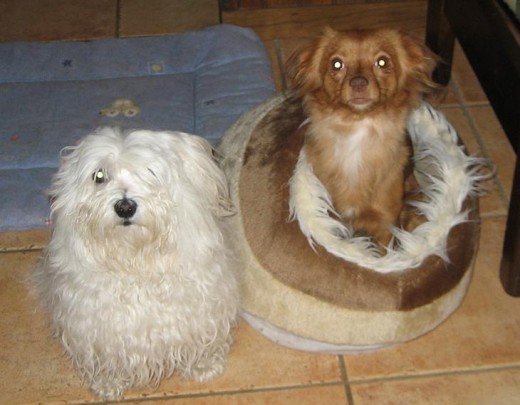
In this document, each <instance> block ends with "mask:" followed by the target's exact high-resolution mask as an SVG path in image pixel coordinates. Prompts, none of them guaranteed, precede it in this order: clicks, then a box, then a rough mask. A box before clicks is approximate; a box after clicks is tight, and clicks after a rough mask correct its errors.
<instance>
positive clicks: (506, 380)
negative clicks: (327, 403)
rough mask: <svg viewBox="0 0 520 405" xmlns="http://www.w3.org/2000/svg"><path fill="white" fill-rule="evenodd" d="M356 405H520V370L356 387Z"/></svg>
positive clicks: (353, 390)
mask: <svg viewBox="0 0 520 405" xmlns="http://www.w3.org/2000/svg"><path fill="white" fill-rule="evenodd" d="M352 395H353V398H354V402H355V404H356V405H373V404H385V405H402V404H406V405H490V404H493V405H518V404H520V369H513V370H506V371H490V372H485V373H476V374H462V375H447V376H440V377H430V378H420V379H411V380H397V381H382V382H377V383H375V382H374V383H370V384H360V385H357V384H356V385H354V386H352Z"/></svg>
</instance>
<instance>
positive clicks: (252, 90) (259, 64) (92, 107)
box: [0, 25, 275, 231]
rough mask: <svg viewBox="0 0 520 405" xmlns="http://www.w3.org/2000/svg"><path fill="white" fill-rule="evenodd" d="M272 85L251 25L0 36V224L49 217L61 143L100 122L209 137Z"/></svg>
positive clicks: (42, 223) (14, 226)
mask: <svg viewBox="0 0 520 405" xmlns="http://www.w3.org/2000/svg"><path fill="white" fill-rule="evenodd" d="M274 93H275V87H274V81H273V78H272V71H271V64H270V60H269V58H268V56H267V54H266V52H265V49H264V46H263V44H262V42H261V41H260V39H259V38H258V37H257V36H256V35H255V34H254V33H253V32H252V31H251V30H248V29H244V28H239V27H235V26H229V25H219V26H215V27H210V28H208V29H205V30H202V31H197V32H190V33H185V34H177V35H171V36H161V37H147V38H131V39H104V40H95V41H89V42H52V43H4V44H0V114H1V119H0V145H1V148H0V198H1V199H0V231H6V230H26V229H38V228H44V227H46V226H47V218H48V213H49V207H48V201H47V198H46V196H45V190H46V189H47V188H48V186H49V184H50V179H51V176H52V174H53V173H54V172H55V170H56V167H57V166H58V163H59V152H60V150H61V149H62V148H63V147H64V146H67V145H71V144H74V143H76V142H77V140H78V139H79V138H81V137H83V136H84V135H86V134H88V133H90V132H92V131H93V130H94V129H96V128H97V127H99V126H106V125H110V126H114V125H115V126H120V127H123V128H146V129H154V130H178V131H184V132H190V133H195V134H198V135H201V136H203V137H205V138H206V139H208V140H209V141H211V142H212V143H215V142H216V141H217V140H218V139H219V138H220V137H221V136H222V134H223V133H224V131H225V130H226V129H227V128H229V127H230V126H231V124H233V123H234V121H235V120H236V119H237V118H238V117H239V115H241V114H242V113H243V112H245V111H247V110H249V109H251V108H252V107H253V106H256V105H257V104H259V103H260V102H262V101H263V100H265V99H266V98H268V97H270V96H272V95H273V94H274Z"/></svg>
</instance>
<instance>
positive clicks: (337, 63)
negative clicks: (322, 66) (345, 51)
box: [330, 58, 345, 72]
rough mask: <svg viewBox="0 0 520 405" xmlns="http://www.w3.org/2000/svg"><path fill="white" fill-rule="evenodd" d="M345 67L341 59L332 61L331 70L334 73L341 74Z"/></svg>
mask: <svg viewBox="0 0 520 405" xmlns="http://www.w3.org/2000/svg"><path fill="white" fill-rule="evenodd" d="M344 67H345V64H344V63H343V61H342V60H341V59H340V58H332V59H331V60H330V68H331V69H332V71H333V72H339V71H340V70H341V69H343V68H344Z"/></svg>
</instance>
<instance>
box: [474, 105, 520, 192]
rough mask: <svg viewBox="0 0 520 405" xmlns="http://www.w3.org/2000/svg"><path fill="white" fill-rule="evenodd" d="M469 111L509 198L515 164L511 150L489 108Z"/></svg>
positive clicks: (475, 108)
mask: <svg viewBox="0 0 520 405" xmlns="http://www.w3.org/2000/svg"><path fill="white" fill-rule="evenodd" d="M469 111H470V113H471V115H472V116H473V119H474V120H475V124H476V126H477V129H478V132H479V134H480V136H481V138H482V143H483V144H484V147H485V149H486V153H487V154H488V157H489V158H490V159H491V161H492V162H493V163H494V164H495V166H496V171H497V177H498V179H499V180H500V183H501V185H502V187H503V188H504V191H505V194H506V196H507V198H509V195H510V194H511V185H512V183H513V176H514V172H515V162H516V155H515V153H514V151H513V148H512V146H511V144H510V142H509V140H508V138H507V136H506V134H505V133H504V130H503V129H502V127H501V125H500V122H499V121H498V119H497V117H496V115H495V113H494V111H493V109H492V108H491V107H488V106H483V107H470V108H469Z"/></svg>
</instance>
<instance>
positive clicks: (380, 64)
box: [375, 55, 390, 69]
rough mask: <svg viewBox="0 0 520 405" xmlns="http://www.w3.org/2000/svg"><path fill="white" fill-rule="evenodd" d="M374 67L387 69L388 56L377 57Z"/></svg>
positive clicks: (388, 65) (388, 64)
mask: <svg viewBox="0 0 520 405" xmlns="http://www.w3.org/2000/svg"><path fill="white" fill-rule="evenodd" d="M375 65H376V67H377V68H379V69H388V68H389V67H390V58H389V57H388V56H384V55H383V56H380V57H379V58H377V60H376V63H375Z"/></svg>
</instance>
